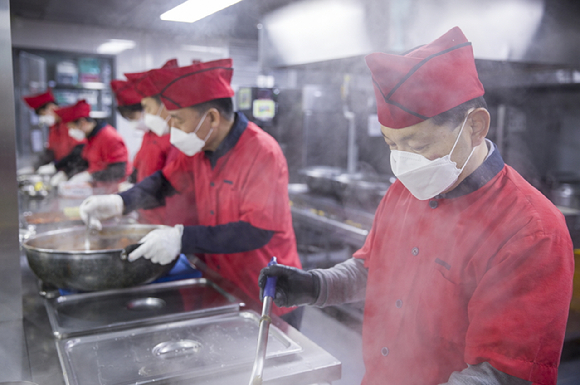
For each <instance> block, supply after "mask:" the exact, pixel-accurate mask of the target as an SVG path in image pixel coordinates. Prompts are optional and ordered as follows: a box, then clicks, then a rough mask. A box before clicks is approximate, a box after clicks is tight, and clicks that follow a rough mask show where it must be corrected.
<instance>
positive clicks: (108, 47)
mask: <svg viewBox="0 0 580 385" xmlns="http://www.w3.org/2000/svg"><path fill="white" fill-rule="evenodd" d="M135 45H136V44H135V42H134V41H133V40H123V39H110V40H109V41H107V42H106V43H103V44H101V45H100V46H98V47H97V52H98V53H102V54H109V55H116V54H118V53H121V52H123V51H126V50H128V49H132V48H135Z"/></svg>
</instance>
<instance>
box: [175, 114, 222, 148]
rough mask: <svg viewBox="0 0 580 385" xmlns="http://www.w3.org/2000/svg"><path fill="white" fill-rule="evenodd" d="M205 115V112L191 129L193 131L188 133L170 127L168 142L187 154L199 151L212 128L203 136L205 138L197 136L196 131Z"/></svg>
mask: <svg viewBox="0 0 580 385" xmlns="http://www.w3.org/2000/svg"><path fill="white" fill-rule="evenodd" d="M206 116H207V112H206V113H205V114H203V117H202V118H201V120H200V121H199V123H198V124H197V127H196V128H195V130H193V132H190V133H186V132H183V131H181V130H180V129H179V128H175V127H171V136H170V137H169V142H170V143H171V144H173V145H174V146H175V147H177V148H178V149H179V151H181V152H183V153H184V154H185V155H187V156H194V155H195V154H197V153H198V152H200V151H201V149H202V148H203V147H204V146H205V142H206V140H207V139H208V138H209V136H210V135H211V133H212V132H213V127H212V129H211V130H210V131H209V132H208V134H207V135H206V136H205V139H200V138H199V136H197V131H198V130H199V128H200V127H201V124H202V123H203V121H204V120H205V117H206Z"/></svg>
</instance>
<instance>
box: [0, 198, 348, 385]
mask: <svg viewBox="0 0 580 385" xmlns="http://www.w3.org/2000/svg"><path fill="white" fill-rule="evenodd" d="M25 203H26V202H25ZM32 203H33V205H32V207H31V205H30V202H27V203H26V204H25V207H21V209H30V210H31V211H33V212H43V211H44V212H47V211H52V210H55V209H56V210H62V209H63V208H64V207H71V206H74V205H78V203H80V202H78V201H71V200H62V199H58V198H56V197H53V198H52V199H45V200H40V201H33V202H32ZM51 227H54V226H51ZM20 258H21V268H22V291H23V318H24V319H23V324H22V326H21V327H20V328H21V330H23V332H21V335H22V334H23V335H24V340H25V346H22V345H23V344H22V341H21V343H20V345H21V346H20V347H18V344H16V345H15V349H14V350H15V352H14V353H15V355H16V357H13V359H21V360H24V361H27V362H29V368H30V376H29V378H28V377H27V376H26V375H24V376H22V377H20V378H14V379H24V380H29V381H33V382H36V383H38V384H41V385H63V384H65V377H64V375H63V369H62V368H61V363H60V361H59V357H58V351H57V345H56V343H57V339H56V338H55V337H54V335H53V330H52V328H51V325H50V322H49V318H48V314H47V312H46V309H45V304H44V301H45V300H44V298H43V297H41V296H40V295H39V293H38V292H39V286H38V282H37V279H36V277H35V276H34V274H33V273H32V272H31V270H30V268H29V267H28V264H27V260H26V257H25V255H24V254H23V253H22V255H21V257H20ZM192 259H193V260H194V262H195V263H196V267H198V268H199V269H200V270H202V272H204V275H205V276H206V277H208V279H211V280H212V281H213V282H216V283H217V284H218V285H219V286H220V287H222V288H223V289H225V290H226V291H228V292H230V293H231V294H233V295H234V296H237V297H238V298H240V299H242V300H243V301H244V302H245V303H246V305H245V307H244V308H243V309H242V310H252V311H255V312H257V313H260V305H259V304H256V303H252V301H251V300H250V299H248V298H246V297H244V296H243V294H242V292H241V291H240V290H239V289H237V288H236V287H234V286H233V285H232V284H231V283H229V282H227V281H225V280H223V278H221V277H219V276H218V275H217V273H215V272H213V271H210V270H208V269H207V268H206V267H205V265H204V264H203V263H202V262H201V261H199V260H197V259H195V258H192ZM273 325H275V326H276V327H277V328H278V329H279V330H281V331H282V332H283V333H284V334H285V335H287V336H288V338H289V339H291V340H293V341H294V342H296V343H297V344H298V345H300V347H301V348H302V350H301V351H300V352H298V353H294V354H291V355H286V356H284V357H277V358H274V359H268V360H267V361H266V365H265V369H264V384H281V385H283V384H288V385H290V384H291V385H299V384H304V385H307V384H330V383H331V382H332V381H335V380H337V379H339V378H340V376H341V363H340V362H339V361H338V360H337V359H336V358H334V357H333V356H331V355H330V354H329V353H327V352H326V351H324V350H323V349H322V348H320V347H319V346H317V345H316V344H314V343H313V342H312V341H310V340H309V339H308V338H306V337H305V336H304V335H302V334H301V333H300V332H298V331H297V330H296V329H294V328H292V327H291V326H289V325H288V324H287V323H285V322H284V321H282V320H281V319H280V318H278V317H273ZM0 326H1V325H0ZM0 333H2V330H1V329H0ZM93 335H94V334H93ZM0 337H1V335H0ZM19 352H20V353H19ZM19 357H20V358H19ZM0 358H1V357H0ZM26 358H27V360H26ZM250 374H251V364H249V365H246V366H244V365H242V366H239V367H237V368H236V370H228V371H226V372H224V373H220V374H219V375H214V376H211V377H205V378H204V379H203V381H204V382H203V383H204V384H209V385H222V384H223V385H225V384H227V385H231V384H243V383H247V382H248V381H249V378H250ZM175 383H179V382H175V381H171V384H175ZM184 383H185V382H184ZM95 384H100V382H99V380H97V379H95ZM83 385H84V384H83ZM87 385H88V384H87Z"/></svg>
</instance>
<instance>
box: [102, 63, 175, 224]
mask: <svg viewBox="0 0 580 385" xmlns="http://www.w3.org/2000/svg"><path fill="white" fill-rule="evenodd" d="M128 75H130V74H128ZM142 76H146V75H145V74H143V75H142ZM141 83H144V82H141ZM111 87H112V89H113V91H114V92H115V96H116V99H117V108H118V110H119V112H121V115H124V117H125V116H126V118H127V119H128V120H130V121H131V122H132V123H134V128H135V129H137V130H143V131H145V134H144V135H143V140H142V141H141V147H140V148H139V151H137V154H136V155H135V159H133V172H132V173H131V175H130V176H129V182H130V183H138V182H141V181H142V180H143V179H145V178H146V177H148V176H149V175H151V174H153V173H155V172H156V171H159V170H161V169H162V168H163V166H165V164H166V163H167V159H168V155H169V153H170V150H171V148H172V146H171V143H170V142H169V126H168V125H167V120H169V119H166V120H163V119H162V118H161V119H162V124H155V123H153V124H151V122H150V125H151V127H152V128H149V127H148V126H147V124H146V123H145V121H147V120H149V121H150V119H147V117H148V115H150V114H151V106H150V105H145V106H143V105H142V104H141V101H142V100H145V98H149V99H151V98H150V96H153V95H154V94H155V92H154V91H151V87H147V88H145V87H143V86H141V89H140V91H141V92H139V91H138V90H137V89H136V87H135V85H134V84H133V83H131V82H129V81H124V80H113V81H112V82H111ZM150 92H151V95H149V93H150ZM144 104H145V103H144ZM161 106H162V104H161V102H159V106H157V109H156V110H155V113H157V110H161ZM144 107H145V108H144ZM144 109H145V111H143V110H144ZM154 116H156V115H154ZM167 116H169V115H168V114H167ZM138 212H139V217H140V220H141V221H143V222H145V223H152V224H166V218H165V217H166V215H165V208H164V207H157V208H154V209H150V210H138Z"/></svg>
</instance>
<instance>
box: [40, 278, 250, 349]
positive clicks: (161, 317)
mask: <svg viewBox="0 0 580 385" xmlns="http://www.w3.org/2000/svg"><path fill="white" fill-rule="evenodd" d="M241 304H242V303H241V302H240V301H239V300H237V299H236V298H235V297H233V296H232V295H230V294H228V293H226V292H225V291H224V290H223V289H221V288H220V287H218V286H217V285H216V284H214V283H213V282H211V281H208V280H207V279H204V278H193V279H185V280H181V281H173V282H165V283H155V284H151V285H144V286H138V287H133V288H128V289H115V290H107V291H100V292H93V293H83V294H72V295H66V296H61V297H57V298H51V299H48V298H47V299H45V305H46V310H47V313H48V318H49V320H50V324H51V327H52V330H53V333H54V335H55V337H57V338H65V337H69V336H74V335H81V334H90V333H95V332H102V331H110V330H119V329H126V328H129V327H135V326H141V325H148V324H154V323H161V322H168V321H175V320H180V319H185V318H196V317H205V316H208V315H213V314H221V313H226V312H237V311H239V309H240V306H241Z"/></svg>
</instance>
